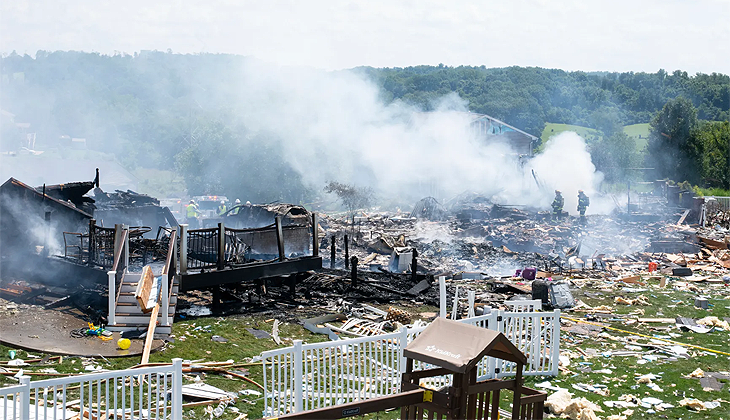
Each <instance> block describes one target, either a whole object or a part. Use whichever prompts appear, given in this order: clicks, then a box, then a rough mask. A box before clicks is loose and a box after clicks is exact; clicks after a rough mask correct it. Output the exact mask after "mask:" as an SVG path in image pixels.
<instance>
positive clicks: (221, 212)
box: [218, 200, 227, 216]
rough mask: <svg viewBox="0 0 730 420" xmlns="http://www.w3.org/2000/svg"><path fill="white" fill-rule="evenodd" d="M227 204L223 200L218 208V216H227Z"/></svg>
mask: <svg viewBox="0 0 730 420" xmlns="http://www.w3.org/2000/svg"><path fill="white" fill-rule="evenodd" d="M226 210H227V209H226V202H225V201H223V200H221V204H220V206H218V216H223V215H224V214H226Z"/></svg>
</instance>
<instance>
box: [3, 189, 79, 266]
mask: <svg viewBox="0 0 730 420" xmlns="http://www.w3.org/2000/svg"><path fill="white" fill-rule="evenodd" d="M54 193H55V194H53V195H56V194H58V190H56V191H54ZM53 195H52V194H51V193H50V191H46V192H45V193H44V192H43V191H39V190H38V189H36V188H33V187H31V186H29V185H26V184H24V183H22V182H20V181H18V180H17V179H15V178H10V179H9V180H7V181H6V182H5V183H4V184H2V186H0V244H1V247H0V252H1V253H2V255H3V257H6V256H9V255H11V254H15V255H24V254H29V253H40V252H41V251H42V252H43V253H45V254H49V253H54V252H62V250H61V247H62V241H63V232H64V231H66V232H77V231H80V230H83V229H86V228H88V226H89V220H90V219H91V218H92V215H91V214H90V213H88V212H86V211H84V210H82V209H80V208H78V207H77V206H76V205H75V204H73V203H72V202H70V201H67V200H61V199H59V198H56V197H54V196H53Z"/></svg>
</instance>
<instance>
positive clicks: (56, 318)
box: [0, 307, 164, 357]
mask: <svg viewBox="0 0 730 420" xmlns="http://www.w3.org/2000/svg"><path fill="white" fill-rule="evenodd" d="M13 312H14V313H7V312H6V313H2V314H0V331H2V334H0V343H2V344H4V345H6V346H10V347H15V348H20V349H24V350H28V351H35V352H41V353H50V354H63V355H69V356H87V357H92V356H104V357H124V356H136V355H142V350H143V347H144V340H132V345H131V346H130V347H129V349H127V350H122V349H120V348H118V347H117V340H119V338H121V337H120V333H118V332H115V333H114V334H113V339H112V340H109V341H104V340H101V339H100V338H98V337H83V338H74V337H71V331H72V330H75V329H78V328H85V327H88V324H87V322H86V321H84V320H83V319H82V318H81V317H80V316H77V315H74V314H72V313H69V312H62V311H59V310H52V309H41V308H39V307H26V308H22V307H21V308H19V309H18V310H17V311H13ZM163 343H164V342H163V341H162V340H155V341H153V343H152V349H153V350H155V349H158V348H159V347H161V346H162V344H163Z"/></svg>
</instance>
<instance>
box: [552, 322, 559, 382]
mask: <svg viewBox="0 0 730 420" xmlns="http://www.w3.org/2000/svg"><path fill="white" fill-rule="evenodd" d="M550 347H551V349H550V356H551V357H552V359H553V360H552V362H553V369H552V375H553V376H558V363H559V362H560V309H556V310H554V311H553V339H552V343H550Z"/></svg>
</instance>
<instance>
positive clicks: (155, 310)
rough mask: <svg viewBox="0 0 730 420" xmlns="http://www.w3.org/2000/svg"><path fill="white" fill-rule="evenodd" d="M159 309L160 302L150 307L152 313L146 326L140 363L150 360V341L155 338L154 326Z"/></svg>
mask: <svg viewBox="0 0 730 420" xmlns="http://www.w3.org/2000/svg"><path fill="white" fill-rule="evenodd" d="M159 311H160V304H159V303H158V304H157V305H155V307H154V308H152V314H150V325H149V326H148V327H147V337H145V339H144V350H142V362H141V363H142V364H145V363H148V362H149V361H150V351H152V341H153V340H154V338H155V326H156V325H157V313H158V312H159Z"/></svg>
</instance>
